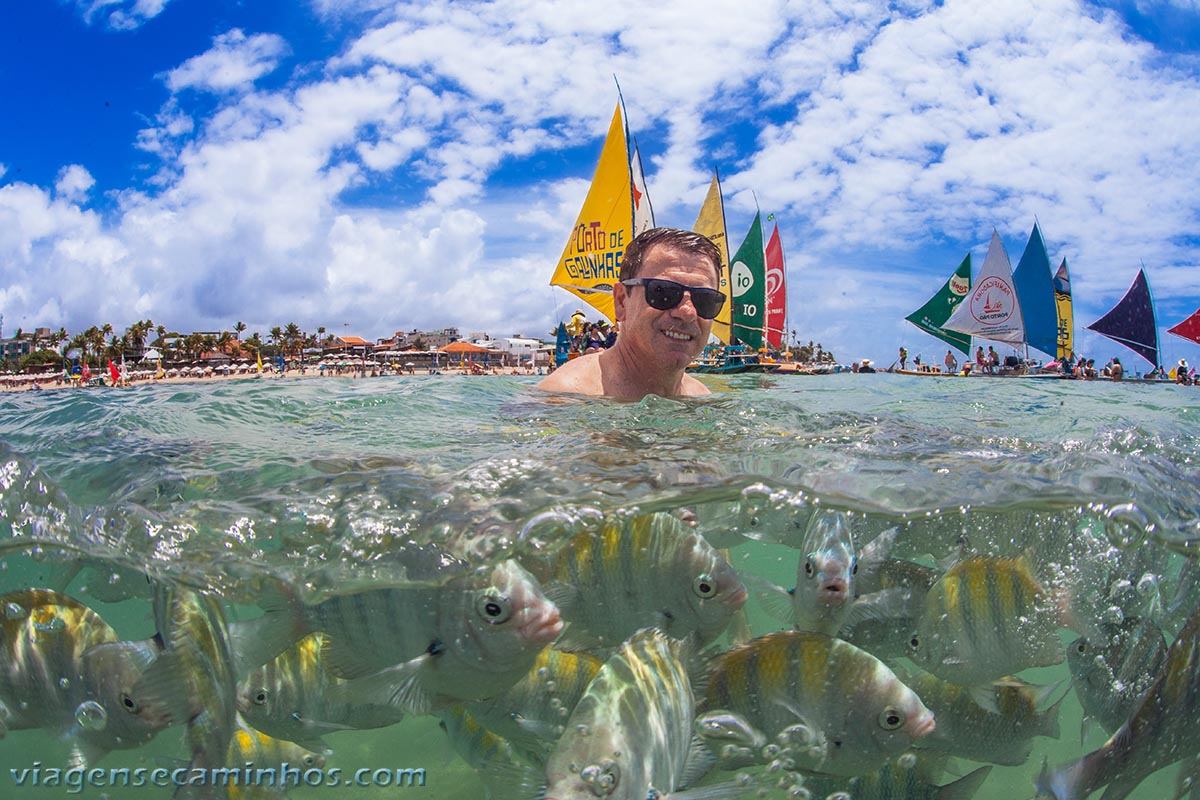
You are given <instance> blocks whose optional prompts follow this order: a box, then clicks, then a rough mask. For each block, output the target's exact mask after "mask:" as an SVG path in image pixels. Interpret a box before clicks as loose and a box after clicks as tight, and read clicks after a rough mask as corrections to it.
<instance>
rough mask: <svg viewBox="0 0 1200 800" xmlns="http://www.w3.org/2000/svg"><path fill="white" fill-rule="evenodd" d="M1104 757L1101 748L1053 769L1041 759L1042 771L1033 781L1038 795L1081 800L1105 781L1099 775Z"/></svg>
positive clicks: (1105, 752)
mask: <svg viewBox="0 0 1200 800" xmlns="http://www.w3.org/2000/svg"><path fill="white" fill-rule="evenodd" d="M1106 757H1108V753H1107V751H1106V749H1105V748H1101V749H1100V750H1097V751H1095V752H1092V753H1089V754H1088V755H1086V756H1084V757H1083V758H1080V759H1078V760H1076V761H1072V762H1071V763H1069V764H1064V765H1062V766H1060V767H1056V768H1055V769H1053V770H1052V769H1050V765H1049V762H1048V761H1043V762H1042V771H1041V773H1040V774H1039V775H1038V776H1037V778H1036V779H1035V780H1034V782H1033V785H1034V787H1035V788H1036V789H1037V791H1038V796H1039V797H1047V798H1053V800H1082V798H1085V797H1087V796H1088V795H1090V794H1091V793H1092V792H1093V791H1095V790H1096V789H1098V788H1100V787H1101V786H1103V785H1104V784H1105V783H1106V782H1107V781H1106V780H1104V779H1103V776H1102V775H1101V771H1102V767H1103V766H1104V759H1105V758H1106ZM1110 800H1111V798H1110Z"/></svg>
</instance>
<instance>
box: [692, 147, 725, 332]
mask: <svg viewBox="0 0 1200 800" xmlns="http://www.w3.org/2000/svg"><path fill="white" fill-rule="evenodd" d="M693 230H694V231H696V233H699V234H703V235H704V236H707V237H708V238H709V239H711V240H712V242H713V244H715V245H716V246H717V249H718V250H720V251H721V285H720V289H721V291H722V292H724V293H725V296H726V297H729V296H730V295H729V241H728V238H727V237H726V236H725V203H724V201H722V200H721V181H720V178H718V176H717V173H716V171H715V170H714V171H713V179H712V183H711V184H709V186H708V195H707V196H706V197H705V198H704V205H702V206H700V216H698V217H696V225H695V227H694V228H693ZM731 308H733V303H730V302H726V303H725V306H724V307H723V308H722V309H721V313H720V314H718V315H717V318H716V319H714V320H713V326H712V333H713V336H716V337H717V338H718V339H720V340H721V341H722V342H724V343H725V344H729V333H730V327H729V312H730V309H731Z"/></svg>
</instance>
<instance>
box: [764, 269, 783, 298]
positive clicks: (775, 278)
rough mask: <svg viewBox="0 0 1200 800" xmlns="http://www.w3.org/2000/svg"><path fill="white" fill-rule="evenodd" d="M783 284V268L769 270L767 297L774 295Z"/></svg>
mask: <svg viewBox="0 0 1200 800" xmlns="http://www.w3.org/2000/svg"><path fill="white" fill-rule="evenodd" d="M781 286H783V270H781V269H769V270H767V297H772V296H774V294H775V293H776V292H778V291H779V288H780V287H781Z"/></svg>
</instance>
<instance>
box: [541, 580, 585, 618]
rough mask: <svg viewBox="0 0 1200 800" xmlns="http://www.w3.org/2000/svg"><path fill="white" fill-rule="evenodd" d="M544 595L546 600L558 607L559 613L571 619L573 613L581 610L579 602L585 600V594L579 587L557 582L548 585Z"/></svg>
mask: <svg viewBox="0 0 1200 800" xmlns="http://www.w3.org/2000/svg"><path fill="white" fill-rule="evenodd" d="M542 594H543V595H545V596H546V599H547V600H549V601H550V602H552V603H554V605H556V606H558V611H559V613H560V614H562V615H563V616H564V617H570V616H571V612H572V611H574V610H576V609H578V608H579V602H580V600H582V599H583V597H582V595H583V593H582V592H581V591H580V590H579V587H578V586H572V585H571V584H569V583H560V582H558V581H555V582H554V583H551V584H549V585H547V586H546V587H545V588H544V589H543V590H542Z"/></svg>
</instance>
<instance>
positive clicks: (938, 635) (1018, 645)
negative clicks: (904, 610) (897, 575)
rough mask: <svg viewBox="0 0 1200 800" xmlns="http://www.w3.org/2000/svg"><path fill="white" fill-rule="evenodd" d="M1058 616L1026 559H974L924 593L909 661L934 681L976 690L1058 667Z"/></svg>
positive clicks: (961, 565) (953, 570)
mask: <svg viewBox="0 0 1200 800" xmlns="http://www.w3.org/2000/svg"><path fill="white" fill-rule="evenodd" d="M1058 627H1059V614H1058V610H1057V608H1056V607H1055V605H1054V601H1053V598H1052V597H1051V596H1050V595H1049V594H1048V593H1047V592H1046V590H1045V589H1044V588H1042V585H1041V584H1040V583H1039V582H1038V580H1037V579H1036V578H1035V577H1034V575H1033V571H1032V569H1031V568H1030V565H1029V562H1028V560H1027V559H1026V558H1025V557H1023V556H1022V557H1018V558H993V557H985V556H976V557H973V558H968V559H966V560H964V561H961V562H959V563H958V564H956V565H955V566H954V567H953V568H952V569H950V570H949V571H948V572H947V573H946V574H945V575H943V576H942V577H941V578H939V579H938V582H937V583H935V584H934V585H933V587H932V588H931V589H930V590H929V594H928V596H927V597H926V600H925V607H924V610H923V612H922V614H921V617H920V618H919V620H918V623H917V628H916V631H915V632H914V633H913V636H912V639H911V640H910V651H911V652H910V653H909V657H910V658H912V660H913V661H915V662H916V663H917V664H919V665H920V666H921V667H922V668H924V669H926V670H928V671H930V672H932V673H933V674H934V675H937V676H938V677H939V678H942V679H944V680H948V681H951V682H953V683H958V684H962V685H982V684H986V683H989V682H991V681H994V680H997V679H998V678H1002V677H1004V676H1006V675H1015V674H1016V673H1018V672H1020V671H1021V670H1023V669H1028V668H1030V667H1046V666H1050V665H1052V664H1061V663H1062V662H1063V660H1064V658H1065V655H1064V653H1063V647H1062V643H1061V641H1060V640H1059V638H1058Z"/></svg>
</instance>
